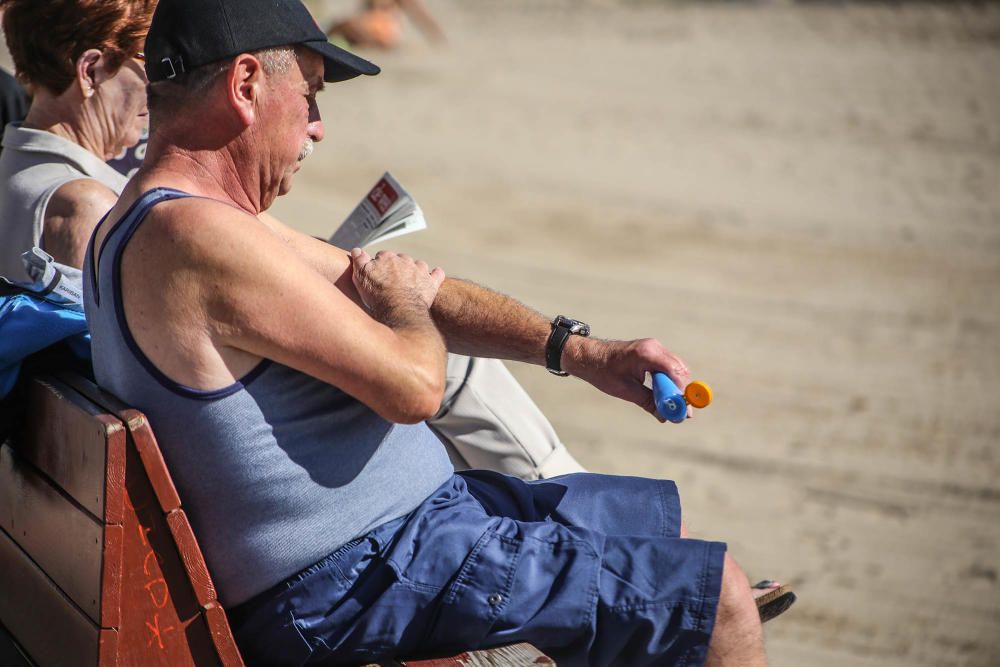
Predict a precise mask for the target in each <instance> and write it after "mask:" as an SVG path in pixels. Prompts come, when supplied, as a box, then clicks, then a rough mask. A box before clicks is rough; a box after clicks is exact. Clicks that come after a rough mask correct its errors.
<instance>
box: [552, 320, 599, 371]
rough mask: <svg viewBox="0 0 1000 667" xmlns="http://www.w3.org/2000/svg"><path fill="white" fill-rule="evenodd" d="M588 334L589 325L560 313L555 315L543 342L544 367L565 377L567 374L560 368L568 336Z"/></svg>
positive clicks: (585, 335)
mask: <svg viewBox="0 0 1000 667" xmlns="http://www.w3.org/2000/svg"><path fill="white" fill-rule="evenodd" d="M589 335H590V325H589V324H587V323H586V322H580V321H579V320H572V319H570V318H568V317H563V316H562V315H556V319H554V320H552V333H550V334H549V339H548V340H547V341H546V342H545V368H547V369H548V371H549V372H550V373H552V374H553V375H559V376H561V377H566V376H567V375H569V373H567V372H566V371H564V370H563V369H562V351H563V347H565V346H566V341H567V340H569V337H570V336H584V337H587V336H589Z"/></svg>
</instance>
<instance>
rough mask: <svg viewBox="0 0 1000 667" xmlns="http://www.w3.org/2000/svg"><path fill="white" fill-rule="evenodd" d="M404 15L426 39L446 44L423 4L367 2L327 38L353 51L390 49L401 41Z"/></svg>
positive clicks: (390, 0) (414, 0)
mask: <svg viewBox="0 0 1000 667" xmlns="http://www.w3.org/2000/svg"><path fill="white" fill-rule="evenodd" d="M404 15H406V16H409V17H410V19H411V20H412V21H413V22H414V23H415V24H416V26H417V27H418V28H419V29H420V31H421V32H423V34H424V35H425V36H426V37H427V39H429V40H431V41H432V42H435V43H441V42H443V41H444V40H445V35H444V30H442V29H441V26H440V24H438V22H437V20H435V18H434V16H433V15H432V14H431V13H430V11H428V9H427V7H426V6H425V5H424V3H423V1H422V0H365V2H363V3H362V5H361V9H360V11H359V12H358V13H357V14H354V15H353V16H351V17H349V18H346V19H343V20H340V21H337V22H335V23H334V24H333V25H331V26H330V27H329V28H327V31H326V34H327V36H329V37H330V38H331V39H333V40H335V41H337V40H344V41H345V42H346V43H347V44H348V45H349V46H352V47H369V48H379V49H391V48H394V47H396V46H397V45H398V44H399V42H400V41H401V40H402V37H403V16H404Z"/></svg>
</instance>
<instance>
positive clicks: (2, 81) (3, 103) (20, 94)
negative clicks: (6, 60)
mask: <svg viewBox="0 0 1000 667" xmlns="http://www.w3.org/2000/svg"><path fill="white" fill-rule="evenodd" d="M30 104H31V98H30V97H28V91H26V90H25V89H24V87H23V86H21V84H19V83H18V82H17V79H15V78H14V77H13V76H11V74H10V72H8V71H7V70H5V69H3V68H2V67H0V128H3V127H6V125H7V123H12V122H14V121H17V120H21V119H22V118H24V116H25V114H27V113H28V106H29V105H30Z"/></svg>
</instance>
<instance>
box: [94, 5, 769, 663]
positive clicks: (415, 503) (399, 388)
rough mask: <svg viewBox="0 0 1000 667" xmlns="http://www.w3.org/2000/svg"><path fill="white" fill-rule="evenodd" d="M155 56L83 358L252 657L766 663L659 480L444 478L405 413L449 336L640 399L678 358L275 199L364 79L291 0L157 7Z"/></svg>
mask: <svg viewBox="0 0 1000 667" xmlns="http://www.w3.org/2000/svg"><path fill="white" fill-rule="evenodd" d="M146 57H147V74H148V77H149V79H150V82H151V84H150V100H149V107H150V114H151V121H152V125H151V136H150V142H149V147H148V153H147V157H146V162H145V163H144V165H143V167H142V168H141V169H140V171H139V172H138V173H137V174H136V176H135V177H134V178H133V179H132V180H131V181H130V183H129V185H128V186H127V187H126V189H125V191H124V193H123V194H122V197H121V199H120V200H119V202H118V204H117V205H116V206H115V207H114V208H113V209H112V210H111V212H110V213H109V215H108V216H107V218H106V219H105V220H104V221H103V223H102V224H101V225H100V226H99V227H98V229H97V231H96V232H95V235H94V237H93V239H92V240H91V244H90V248H89V249H88V252H87V255H86V261H85V277H84V278H85V280H84V281H85V290H86V295H85V299H86V311H87V318H88V322H89V324H90V327H91V331H92V334H93V340H94V342H93V354H94V365H95V372H96V375H97V379H98V381H99V383H100V384H101V385H102V386H105V387H107V388H108V389H110V390H111V391H113V392H115V393H117V394H118V395H120V396H121V397H122V398H124V399H125V400H127V401H129V402H130V403H132V404H134V405H136V406H137V407H139V408H140V409H142V410H143V411H145V412H146V414H147V415H148V416H149V418H150V420H151V423H152V424H153V425H154V427H155V428H156V430H157V433H158V436H159V438H160V446H161V448H162V449H163V452H164V456H165V457H166V459H167V464H168V466H169V467H170V469H171V472H172V473H173V475H174V478H175V481H176V483H177V485H178V487H179V490H180V491H181V494H182V495H183V497H184V498H185V504H186V507H187V509H188V511H189V514H190V517H191V520H192V523H193V524H194V527H195V530H196V532H197V534H198V535H199V538H200V539H201V542H202V546H203V548H204V552H205V556H206V559H207V561H208V564H209V568H210V570H211V572H212V576H213V578H214V580H215V583H216V586H217V588H218V592H219V595H220V599H221V600H222V602H223V603H224V604H225V605H226V607H227V609H229V610H230V618H231V621H232V624H233V626H234V629H235V632H236V635H237V639H238V641H239V643H240V645H241V648H242V649H243V651H244V653H245V657H246V660H247V662H248V663H250V664H262V665H285V664H287V665H300V664H306V663H308V664H345V663H346V664H351V663H358V662H365V661H368V660H370V659H375V658H380V657H384V656H387V655H398V654H414V653H433V652H437V651H451V650H459V649H468V648H475V647H484V646H493V645H498V644H506V643H510V642H515V641H530V642H533V643H535V644H536V645H538V646H539V647H541V648H542V649H543V650H545V651H547V652H548V653H550V654H551V655H553V656H554V657H555V658H556V659H557V660H558V661H559V662H560V664H568V665H577V664H594V665H606V664H623V665H644V664H702V663H705V662H706V660H707V662H708V664H713V665H763V664H765V657H764V653H763V642H762V637H761V626H760V617H759V615H758V610H757V607H756V605H755V603H754V597H753V595H754V594H753V591H752V590H751V588H750V586H749V584H748V582H747V580H746V577H745V576H744V575H743V574H742V573H741V571H740V569H739V567H738V566H737V565H736V563H735V562H734V561H733V560H732V559H731V558H730V557H729V556H728V554H726V553H725V545H724V544H721V543H718V542H703V541H698V540H691V539H685V538H684V537H682V534H681V533H682V525H681V519H680V503H679V500H678V497H677V491H676V487H675V486H674V484H673V483H672V482H668V481H657V480H646V479H639V478H620V477H610V476H603V475H590V474H576V475H567V476H564V477H559V478H556V479H554V480H547V481H542V482H531V483H529V482H524V481H521V480H518V479H516V478H512V477H507V476H503V475H499V474H497V473H486V472H471V473H462V474H458V475H456V474H454V472H453V470H452V467H451V465H450V463H449V461H448V458H447V455H446V454H445V452H444V450H443V448H442V446H441V444H440V443H439V441H438V440H437V439H436V438H435V437H434V436H433V435H432V434H431V432H430V431H429V429H428V428H427V427H426V426H425V425H424V424H423V420H425V419H426V418H427V417H429V416H430V415H432V414H434V413H435V411H436V410H437V409H438V406H439V405H440V402H441V396H442V391H443V384H444V365H445V354H446V349H447V350H455V351H459V352H462V353H465V354H474V355H479V356H484V357H500V358H505V359H511V360H516V361H522V362H528V363H534V364H538V365H543V364H544V365H546V366H547V367H548V368H549V369H550V370H553V371H558V372H561V373H570V374H573V375H576V376H577V377H580V378H582V379H584V380H586V381H588V382H590V383H591V384H593V385H594V386H595V387H597V388H598V389H601V390H602V391H604V392H606V393H608V394H610V395H612V396H615V397H618V398H621V399H624V400H628V401H632V402H634V403H636V404H638V405H640V406H641V407H643V408H645V409H646V410H647V411H649V412H651V413H654V408H653V403H652V398H651V395H650V391H649V390H648V389H647V388H646V387H644V386H643V380H644V377H645V373H646V372H647V371H654V370H658V371H665V372H667V373H668V374H669V375H670V376H671V377H673V379H674V380H675V381H677V382H678V383H679V384H681V385H682V386H683V385H684V384H685V383H686V382H687V380H688V371H687V369H686V368H685V366H684V363H683V362H682V361H681V360H680V359H679V358H678V357H677V356H675V355H673V354H672V353H670V352H669V351H667V350H666V349H665V348H664V347H663V346H662V345H661V344H660V343H658V342H657V341H655V340H651V339H646V340H634V341H627V342H610V341H603V340H598V339H596V338H589V337H587V334H588V333H589V331H588V330H587V328H586V326H585V325H583V324H582V323H579V322H575V321H573V320H569V319H567V318H563V317H559V318H556V320H555V321H554V322H552V323H550V321H549V320H548V319H547V318H545V317H543V316H541V315H539V314H538V313H536V312H534V311H532V310H530V309H529V308H527V307H525V306H523V305H521V304H520V303H518V302H516V301H514V300H512V299H510V298H508V297H505V296H503V295H500V294H497V293H495V292H492V291H490V290H488V289H485V288H482V287H479V286H477V285H474V284H472V283H469V282H465V281H461V280H454V279H446V278H445V275H444V273H443V272H442V271H441V269H437V268H435V269H431V268H430V267H428V266H427V265H426V264H425V263H423V262H421V261H417V260H414V259H412V258H410V257H407V256H405V255H397V254H394V253H391V252H380V253H378V255H376V256H375V257H374V258H372V257H370V256H369V255H368V254H367V253H366V252H364V251H363V250H359V249H355V250H353V251H352V252H351V253H350V254H347V253H345V252H343V251H340V250H338V249H336V248H333V247H330V246H328V245H326V244H324V243H321V242H319V241H316V240H315V239H312V238H310V237H308V236H304V235H302V234H300V233H298V232H296V231H294V230H293V229H291V228H290V227H287V226H285V225H283V224H282V223H280V222H279V221H277V220H276V219H274V218H273V217H271V216H269V215H267V214H266V213H265V211H266V210H267V208H268V207H269V206H270V205H271V204H272V203H273V202H274V200H275V198H276V197H277V196H279V195H281V194H284V193H287V192H288V191H289V189H290V188H291V186H292V182H293V180H294V178H295V173H296V172H297V171H298V169H299V167H300V165H301V162H302V160H304V159H305V158H306V157H307V156H308V155H309V153H310V152H311V150H312V148H313V144H314V143H315V142H318V141H320V140H322V139H323V123H322V121H321V119H320V115H319V110H318V108H317V106H316V93H317V91H319V90H320V89H321V88H322V87H323V82H324V81H327V82H330V81H341V80H344V79H348V78H351V77H354V76H357V75H359V74H369V75H371V74H376V73H377V72H378V68H377V67H375V66H374V65H372V64H371V63H369V62H367V61H365V60H362V59H361V58H358V57H356V56H354V55H352V54H350V53H348V52H346V51H343V50H340V49H338V48H336V47H334V46H332V45H330V44H328V43H327V42H326V39H325V36H324V35H323V33H322V32H321V31H320V30H319V29H318V28H317V27H316V26H315V24H314V23H313V21H312V19H311V18H310V16H309V14H308V12H307V11H306V10H305V9H304V7H303V6H302V5H301V4H300V2H299V0H161V1H160V3H159V5H158V8H157V10H156V14H155V15H154V18H153V24H152V27H151V29H150V32H149V37H148V39H147V43H146ZM771 592H773V591H771Z"/></svg>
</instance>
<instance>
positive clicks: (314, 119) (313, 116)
mask: <svg viewBox="0 0 1000 667" xmlns="http://www.w3.org/2000/svg"><path fill="white" fill-rule="evenodd" d="M306 131H307V132H308V133H309V138H310V139H312V140H313V141H323V137H324V135H326V128H324V127H323V119H322V118H321V117H320V115H319V107H317V106H316V105H315V104H314V105H313V106H312V108H311V109H309V126H308V127H307V128H306Z"/></svg>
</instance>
